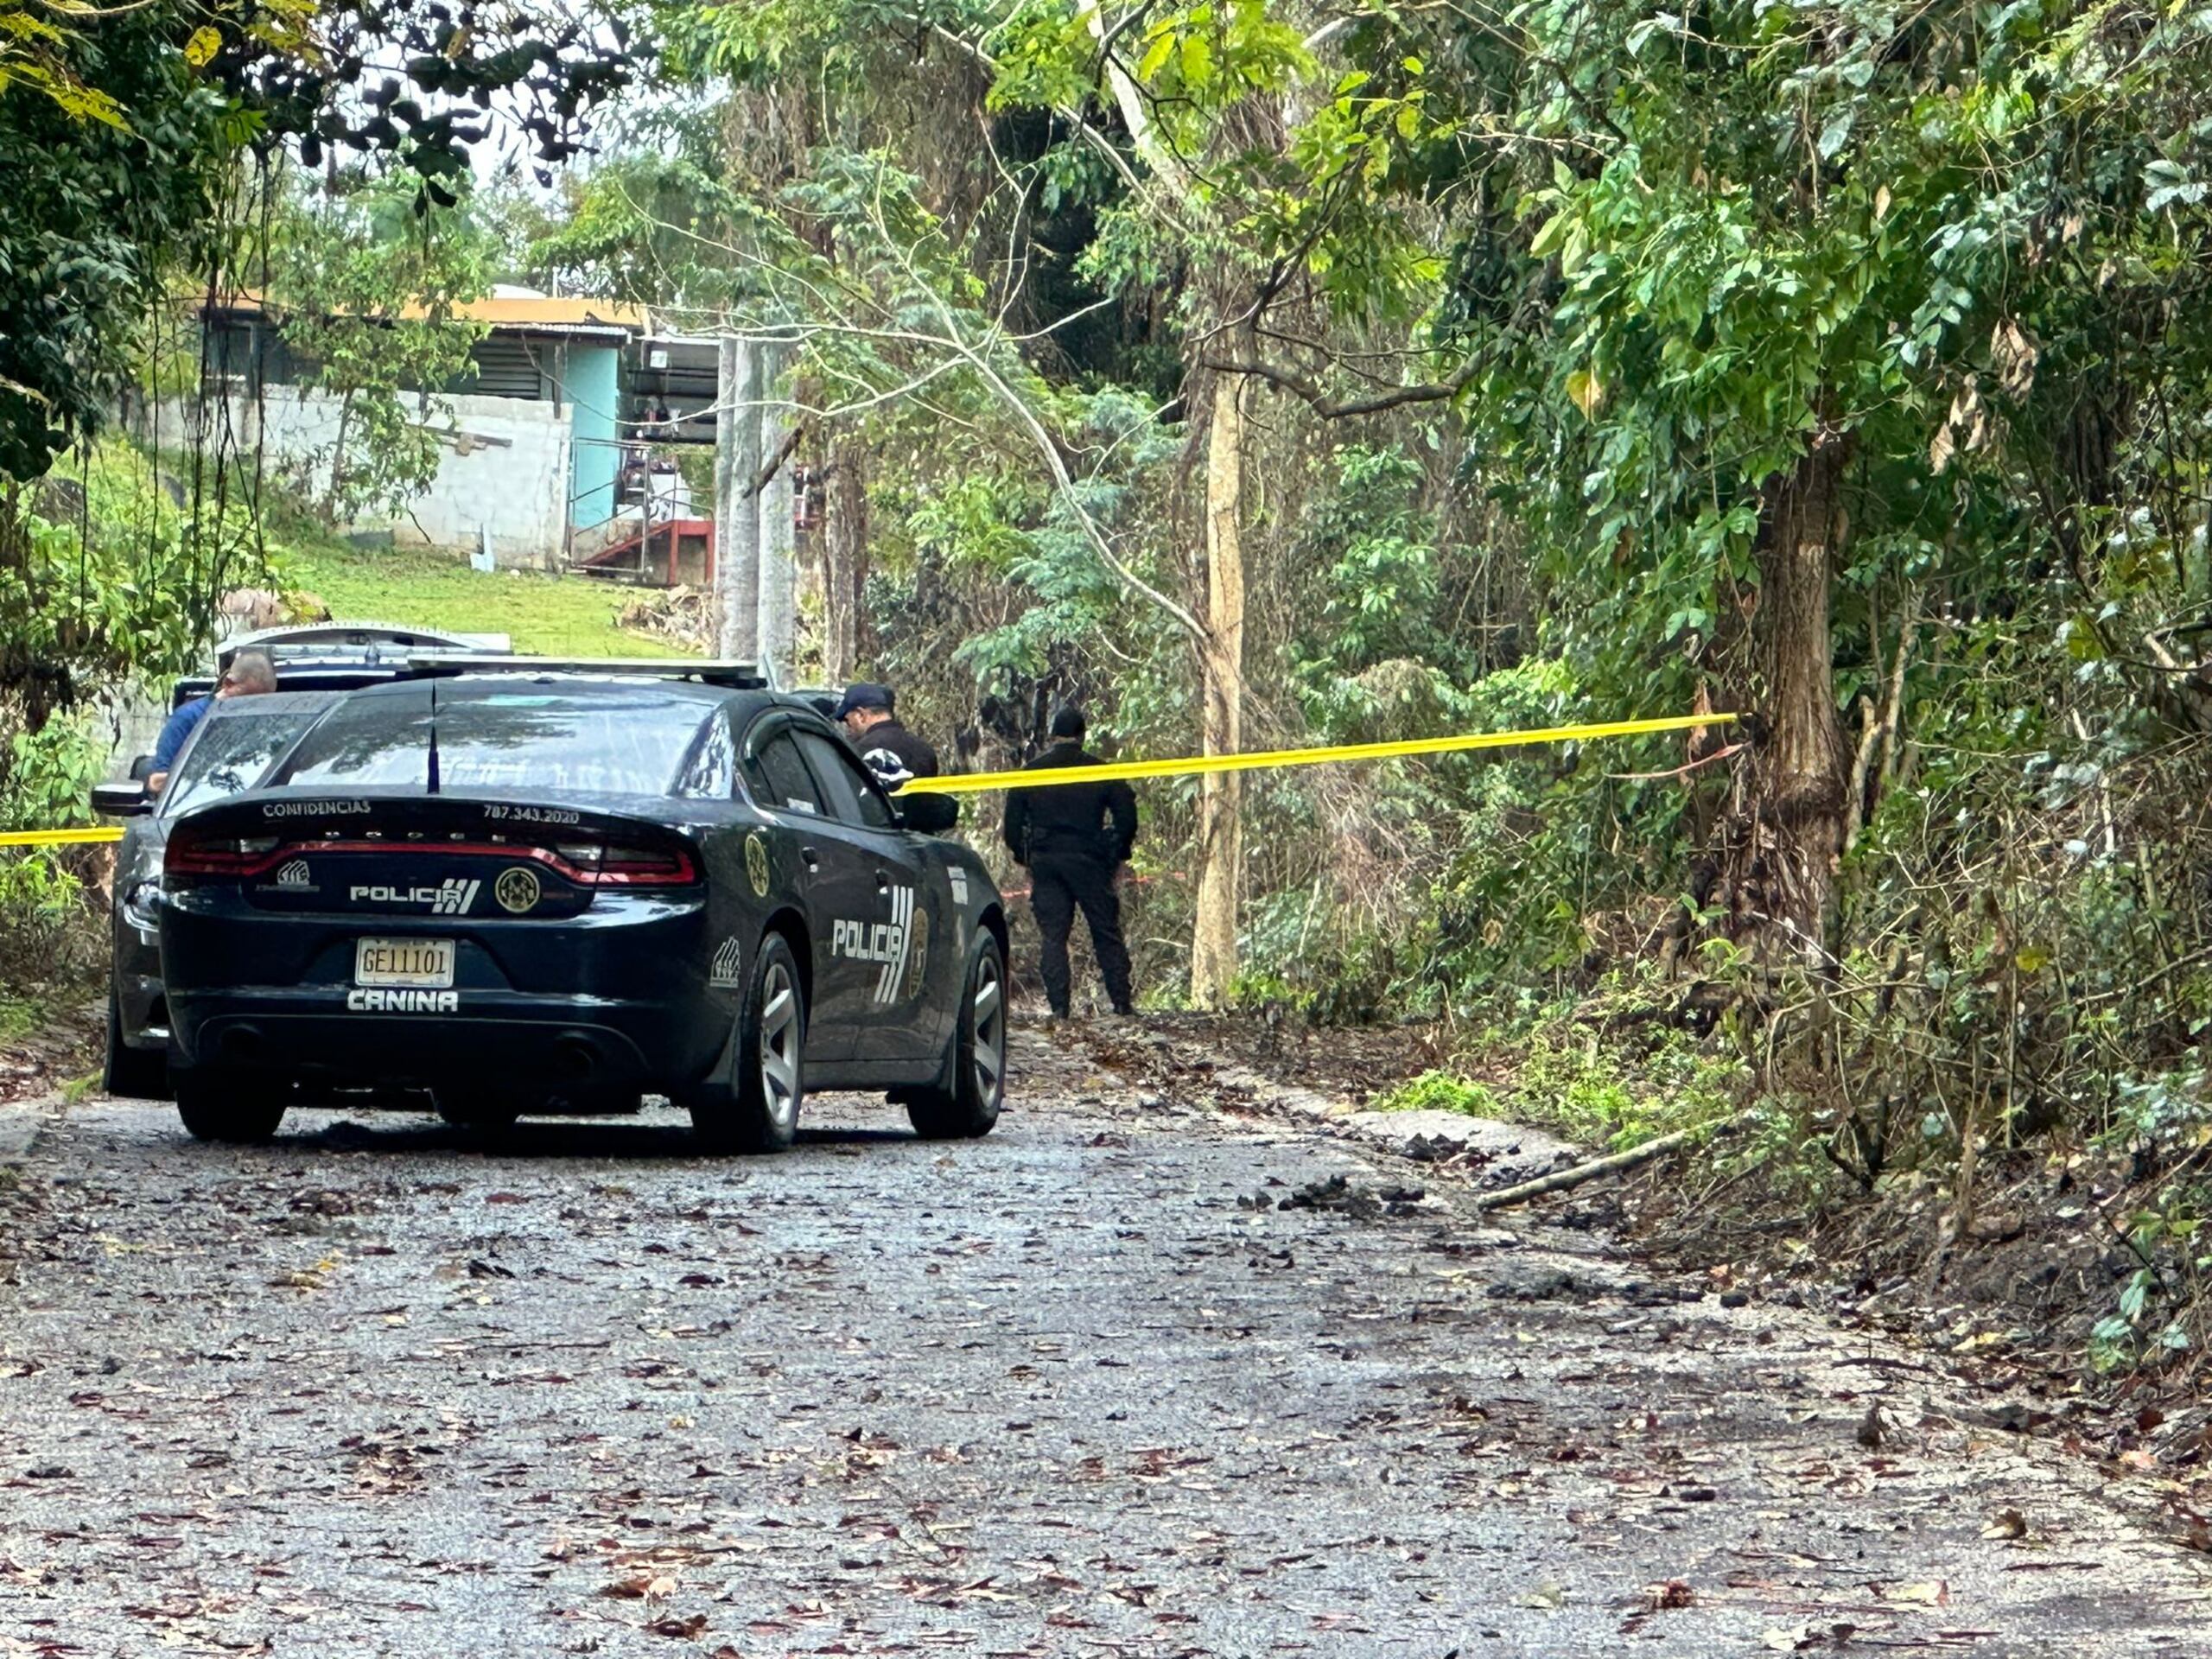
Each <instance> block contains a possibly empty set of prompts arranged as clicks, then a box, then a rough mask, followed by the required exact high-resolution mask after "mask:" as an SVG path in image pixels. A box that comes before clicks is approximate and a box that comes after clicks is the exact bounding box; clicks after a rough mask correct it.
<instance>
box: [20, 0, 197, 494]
mask: <svg viewBox="0 0 2212 1659" xmlns="http://www.w3.org/2000/svg"><path fill="white" fill-rule="evenodd" d="M183 10H184V9H183V8H181V7H178V6H171V5H168V4H161V5H156V6H153V7H149V8H130V9H125V10H121V11H118V12H117V13H116V14H115V15H113V16H102V17H100V19H99V22H98V23H97V25H95V26H94V27H95V28H96V29H97V37H96V38H95V35H93V34H92V32H89V31H88V30H86V29H79V28H78V27H76V26H75V25H74V23H73V20H72V18H71V15H70V13H69V11H68V10H66V9H61V8H54V9H48V8H43V7H41V8H37V9H33V8H31V7H29V6H27V5H20V4H17V3H15V0H0V176H4V177H5V178H6V180H7V181H8V195H9V211H8V212H7V213H6V214H5V215H0V480H5V479H10V478H12V479H31V478H35V477H37V476H38V475H39V474H41V473H43V472H44V471H45V470H46V468H47V466H48V462H49V461H50V460H51V459H52V457H53V456H54V454H56V453H58V452H59V451H60V449H61V448H63V447H64V446H65V445H66V444H67V442H68V441H69V439H70V436H71V435H73V434H74V433H77V432H79V431H83V430H86V429H91V428H92V427H94V426H96V425H97V424H98V423H99V422H100V421H101V420H102V419H103V418H104V417H105V415H106V414H107V412H108V410H110V409H111V407H112V404H113V402H114V399H115V397H116V394H117V392H118V391H119V390H120V388H121V387H122V386H123V385H124V382H125V379H126V378H127V375H128V371H129V364H130V352H131V349H132V347H133V346H134V345H135V344H136V343H137V341H138V340H140V339H141V338H142V337H143V333H144V331H145V327H146V324H147V322H148V321H149V314H150V313H151V311H152V308H153V307H154V305H155V303H156V299H157V296H158V294H159V291H160V289H161V286H162V279H163V277H165V275H166V274H167V272H168V269H169V268H170V265H171V264H172V262H175V261H181V260H184V259H188V258H191V257H195V256H196V255H198V254H200V253H201V252H204V251H206V249H207V232H208V231H209V230H210V228H211V226H210V220H211V213H210V207H211V204H212V203H213V200H215V199H216V198H217V197H219V195H220V194H221V193H222V191H223V190H224V188H225V187H226V183H227V176H228V175H227V169H228V166H229V163H230V160H231V157H232V155H233V153H234V151H235V148H236V144H237V143H238V137H239V136H240V135H239V130H238V128H237V127H236V126H235V125H234V124H232V123H231V122H229V121H228V120H227V119H226V105H225V101H224V99H223V98H222V97H221V96H220V94H219V93H218V92H215V91H214V90H213V89H212V88H211V87H209V86H207V83H206V80H205V79H204V78H203V76H202V75H201V74H200V72H199V70H198V69H197V68H196V67H194V65H193V64H191V63H190V62H188V60H187V55H186V46H187V41H188V37H189V35H190V33H191V30H190V29H188V28H185V27H183V25H182V12H183ZM11 82H12V83H14V84H12V85H10V83H11Z"/></svg>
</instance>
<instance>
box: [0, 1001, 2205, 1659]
mask: <svg viewBox="0 0 2212 1659" xmlns="http://www.w3.org/2000/svg"><path fill="white" fill-rule="evenodd" d="M1017 1059H1018V1061H1020V1062H1022V1063H1023V1065H1024V1071H1025V1072H1026V1078H1025V1082H1024V1085H1023V1087H1022V1088H1021V1090H1020V1093H1019V1096H1018V1097H1017V1104H1016V1109H1014V1110H1013V1111H1010V1113H1009V1115H1008V1116H1007V1119H1006V1121H1005V1122H1003V1123H1002V1124H1001V1128H1000V1130H999V1132H998V1133H997V1134H996V1135H994V1136H993V1137H991V1138H990V1139H989V1140H988V1141H982V1142H979V1143H976V1144H972V1145H959V1146H954V1147H943V1146H933V1145H925V1144H922V1143H919V1142H918V1141H914V1140H913V1139H912V1138H911V1137H910V1136H909V1135H907V1133H906V1128H905V1123H904V1118H903V1115H901V1114H899V1113H898V1112H896V1111H894V1110H893V1109H888V1108H886V1107H884V1106H882V1105H881V1104H880V1103H870V1102H866V1101H859V1100H851V1099H837V1100H831V1101H825V1102H817V1103H811V1104H810V1126H811V1127H810V1131H809V1132H808V1133H807V1135H806V1138H805V1139H804V1141H803V1143H802V1145H801V1146H800V1147H798V1149H797V1150H796V1151H795V1152H793V1153H792V1154H789V1155H787V1156H785V1157H781V1158H776V1159H768V1160H729V1161H722V1162H715V1161H709V1160H702V1159H699V1158H697V1157H695V1156H694V1155H693V1154H692V1153H691V1151H690V1147H689V1144H688V1141H687V1140H686V1137H685V1135H684V1131H683V1119H682V1118H680V1117H679V1116H677V1115H675V1114H672V1113H667V1112H660V1113H656V1114H649V1115H648V1116H646V1117H645V1118H642V1119H635V1120H607V1121H598V1122H588V1123H566V1124H563V1123H538V1124H531V1123H525V1124H524V1125H523V1126H521V1127H520V1128H518V1129H517V1130H516V1131H515V1132H514V1133H513V1134H512V1135H510V1136H507V1137H505V1138H501V1139H498V1140H493V1141H477V1140H473V1139H471V1138H470V1137H469V1136H468V1135H466V1134H464V1133H462V1132H459V1131H455V1130H452V1129H448V1128H445V1127H444V1126H442V1125H441V1124H437V1123H436V1122H434V1121H431V1120H424V1119H416V1118H407V1117H374V1116H359V1117H347V1116H341V1115H337V1114H328V1113H304V1114H299V1115H296V1116H295V1117H294V1118H293V1119H292V1120H290V1121H289V1122H287V1124H286V1127H285V1131H284V1134H283V1137H282V1138H281V1139H280V1140H279V1141H277V1143H276V1144H274V1145H273V1146H270V1147H263V1148H256V1149H249V1150H238V1149H225V1148H213V1147H200V1146H197V1145H195V1144H194V1143H192V1142H190V1141H188V1140H187V1139H186V1138H185V1137H184V1136H183V1135H182V1132H181V1130H180V1129H179V1128H177V1127H176V1124H175V1118H174V1116H173V1115H172V1114H171V1113H170V1112H169V1111H168V1109H166V1108H162V1107H154V1106H139V1105H135V1104H128V1103H115V1102H105V1101H100V1100H92V1101H89V1102H86V1103H82V1104H79V1106H77V1107H75V1108H73V1109H71V1110H69V1111H68V1112H67V1114H66V1115H64V1116H62V1117H61V1118H60V1121H59V1122H56V1123H54V1125H52V1126H51V1127H50V1128H49V1129H48V1132H47V1133H46V1135H44V1137H43V1138H42V1139H41V1141H40V1142H39V1144H38V1145H37V1146H36V1147H35V1149H34V1150H33V1151H32V1153H31V1154H29V1160H28V1162H27V1164H26V1166H25V1168H24V1170H23V1172H22V1180H21V1185H20V1186H19V1187H18V1188H17V1189H16V1191H15V1192H14V1193H13V1194H12V1196H11V1197H8V1198H4V1199H0V1654H13V1653H24V1654H41V1655H45V1654H78V1653H82V1654H93V1655H137V1654H151V1653H157V1652H158V1653H168V1652H185V1653H241V1652H244V1653H275V1654H308V1653H313V1654H317V1655H322V1654H349V1655H350V1654H391V1655H436V1656H449V1655H463V1654H481V1653H495V1652H496V1653H500V1654H548V1655H553V1654H590V1653H600V1654H609V1655H631V1654H667V1655H670V1656H681V1655H683V1654H684V1653H687V1652H690V1653H698V1654H705V1655H713V1654H728V1653H735V1654H739V1655H742V1656H747V1659H758V1656H778V1655H799V1654H805V1655H815V1654H825V1655H827V1654H836V1655H874V1654H926V1653H935V1652H957V1653H968V1654H976V1655H989V1656H1014V1655H1025V1656H1027V1655H1064V1654H1065V1655H1116V1654H1121V1655H1129V1656H1154V1655H1157V1656H1173V1655H1222V1656H1230V1655H1235V1656H1247V1655H1250V1656H1257V1655H1269V1654H1299V1653H1313V1654H1330V1655H1337V1654H1391V1655H1396V1654H1405V1655H1420V1656H1430V1659H1442V1656H1445V1655H1446V1654H1450V1653H1453V1652H1457V1653H1459V1654H1460V1655H1464V1656H1474V1655H1484V1654H1499V1655H1507V1654H1526V1655H1532V1656H1534V1655H1542V1656H1559V1655H1579V1654H1612V1653H1622V1652H1634V1653H1651V1654H1665V1655H1675V1654H1679V1655H1685V1656H1688V1655H1696V1656H1705V1655H1731V1654H1760V1653H1767V1652H1776V1651H1783V1652H1787V1651H1804V1652H1859V1651H1864V1652H1868V1653H1872V1652H1877V1651H1885V1650H1894V1649H1899V1648H1904V1649H1920V1650H1929V1651H1942V1652H1970V1653H1974V1654H1980V1655H2006V1656H2030V1655H2036V1656H2042V1655H2052V1654H2064V1655H2066V1656H2069V1659H2087V1656H2094V1655H2105V1654H2110V1655H2115V1656H2117V1655H2122V1654H2126V1655H2131V1656H2132V1655H2139V1654H2153V1653H2162V1652H2170V1653H2175V1654H2181V1653H2191V1654H2195V1653H2202V1652H2204V1651H2207V1646H2206V1643H2205V1641H2204V1639H2203V1638H2202V1635H2201V1632H2202V1630H2203V1629H2205V1628H2207V1625H2208V1624H2212V1600H2208V1599H2206V1598H2207V1595H2208V1587H2207V1583H2206V1580H2205V1577H2204V1574H2203V1573H2202V1571H2201V1570H2200V1569H2201V1565H2202V1561H2201V1558H2193V1557H2190V1556H2187V1555H2186V1554H2183V1553H2182V1552H2180V1551H2177V1550H2175V1549H2173V1548H2171V1547H2170V1546H2168V1545H2166V1544H2165V1543H2164V1542H2162V1541H2158V1539H2157V1538H2156V1537H2155V1535H2153V1534H2152V1532H2151V1531H2150V1530H2148V1529H2139V1528H2138V1527H2137V1526H2136V1525H2135V1524H2134V1523H2133V1522H2131V1521H2130V1520H2129V1519H2127V1518H2126V1514H2125V1513H2124V1512H2123V1510H2121V1509H2120V1507H2118V1506H2116V1505H2113V1504H2111V1503H2106V1502H2104V1501H2102V1499H2101V1497H2100V1495H2099V1494H2097V1493H2096V1492H2095V1491H2094V1490H2093V1489H2094V1487H2095V1485H2096V1483H2097V1477H2096V1475H2095V1472H2094V1470H2092V1469H2091V1468H2090V1467H2089V1466H2088V1465H2086V1464H2085V1463H2083V1462H2082V1460H2080V1459H2066V1458H2063V1457H2061V1456H2060V1455H2058V1453H2057V1452H2056V1450H2055V1448H2053V1447H2052V1446H2050V1445H2048V1444H2047V1443H2037V1442H2036V1441H2034V1440H2032V1439H2030V1438H2024V1437H2021V1436H2018V1435H2008V1434H2005V1433H2002V1432H2000V1431H1998V1430H1994V1429H1991V1428H1988V1427H1977V1426H1975V1425H1974V1423H1973V1422H1972V1421H1971V1420H1970V1419H1969V1418H1968V1417H1967V1414H1966V1413H1967V1408H1966V1407H1965V1406H1964V1405H1962V1404H1961V1402H1957V1401H1955V1399H1953V1398H1951V1397H1950V1396H1949V1395H1947V1394H1946V1393H1945V1389H1944V1383H1943V1380H1942V1377H1941V1376H1939V1375H1937V1374H1936V1372H1934V1371H1933V1370H1930V1369H1929V1367H1928V1366H1927V1365H1926V1364H1925V1363H1923V1361H1922V1360H1921V1359H1919V1358H1918V1357H1914V1356H1911V1355H1909V1354H1905V1355H1900V1354H1897V1353H1894V1352H1891V1351H1886V1350H1883V1349H1879V1348H1874V1347H1870V1346H1868V1345H1867V1340H1866V1338H1864V1337H1847V1336H1846V1335H1844V1334H1843V1333H1841V1332H1838V1331H1836V1330H1834V1328H1832V1327H1830V1326H1829V1325H1825V1324H1823V1323H1822V1322H1821V1321H1820V1320H1819V1319H1817V1318H1815V1316H1813V1315H1812V1314H1810V1313H1797V1312H1791V1311H1787V1310H1781V1309H1771V1308H1764V1307H1761V1306H1756V1305H1754V1306H1747V1307H1740V1308H1730V1307H1723V1306H1719V1300H1718V1299H1717V1298H1715V1297H1713V1296H1711V1295H1702V1296H1700V1295H1699V1294H1698V1291H1697V1288H1696V1287H1690V1288H1684V1287H1681V1286H1678V1285H1676V1284H1675V1283H1673V1282H1671V1281H1664V1280H1656V1279H1654V1278H1653V1277H1652V1276H1651V1275H1650V1274H1649V1273H1648V1271H1647V1270H1644V1269H1641V1268H1638V1267H1637V1265H1636V1264H1635V1263H1634V1262H1631V1261H1625V1260H1619V1259H1613V1258H1611V1257H1610V1256H1608V1255H1606V1253H1605V1249H1604V1246H1603V1244H1602V1242H1601V1241H1597V1240H1593V1239H1592V1238H1590V1237H1588V1236H1577V1235H1571V1234H1561V1233H1554V1232H1550V1231H1548V1230H1542V1229H1540V1228H1537V1227H1536V1226H1535V1224H1533V1223H1526V1222H1524V1223H1517V1224H1516V1226H1518V1227H1521V1228H1523V1229H1525V1230H1522V1231H1519V1232H1505V1231H1502V1230H1499V1229H1497V1227H1496V1226H1495V1225H1492V1224H1484V1223H1481V1222H1478V1220H1476V1219H1475V1218H1473V1217H1471V1215H1468V1214H1466V1213H1464V1212H1463V1211H1460V1210H1459V1209H1458V1208H1456V1207H1455V1206H1454V1205H1453V1203H1452V1199H1451V1197H1450V1195H1449V1194H1446V1193H1441V1192H1433V1193H1432V1196H1431V1197H1430V1198H1429V1199H1428V1200H1427V1202H1425V1203H1422V1204H1421V1205H1418V1206H1416V1207H1415V1208H1414V1210H1413V1211H1412V1213H1409V1214H1405V1215H1402V1216H1397V1217H1388V1216H1386V1217H1380V1218H1374V1219H1366V1220H1362V1219H1355V1218H1352V1217H1347V1216H1344V1215H1342V1214H1338V1213H1330V1212H1326V1211H1313V1210H1290V1211H1284V1210H1280V1209H1274V1208H1266V1209H1262V1208H1257V1207H1252V1205H1251V1204H1250V1198H1249V1195H1251V1194H1252V1193H1253V1192H1255V1188H1258V1187H1260V1186H1261V1185H1262V1183H1263V1182H1265V1181H1268V1180H1269V1179H1273V1180H1274V1181H1276V1182H1279V1183H1281V1185H1278V1186H1275V1187H1272V1188H1269V1189H1268V1191H1269V1192H1270V1194H1271V1195H1278V1194H1281V1193H1283V1192H1289V1191H1291V1190H1294V1188H1295V1187H1296V1186H1297V1185H1299V1184H1300V1183H1305V1182H1310V1181H1313V1180H1316V1179H1323V1178H1325V1177H1327V1176H1330V1175H1332V1174H1343V1175H1345V1176H1346V1177H1347V1178H1348V1179H1350V1180H1351V1181H1352V1182H1353V1183H1355V1184H1360V1183H1366V1184H1370V1185H1374V1186H1376V1187H1386V1186H1389V1185H1392V1184H1394V1183H1396V1182H1400V1181H1402V1180H1403V1179H1406V1178H1407V1177H1408V1171H1407V1170H1406V1169H1403V1168H1395V1167H1388V1166H1385V1167H1382V1168H1377V1167H1376V1166H1375V1165H1374V1164H1373V1163H1372V1162H1370V1161H1363V1159H1362V1157H1361V1156H1360V1155H1359V1154H1357V1153H1356V1152H1355V1151H1353V1150H1351V1149H1350V1148H1348V1147H1346V1146H1345V1145H1344V1143H1342V1142H1340V1141H1333V1140H1331V1139H1329V1138H1327V1137H1325V1136H1324V1135H1320V1134H1319V1133H1318V1132H1317V1131H1315V1130H1314V1129H1313V1128H1311V1127H1307V1126H1303V1125H1297V1124H1293V1123H1290V1122H1271V1121H1254V1120H1250V1119H1241V1120H1235V1121H1232V1120H1230V1119H1225V1118H1223V1117H1221V1116H1217V1115H1215V1114H1213V1113H1211V1112H1209V1111H1207V1110H1205V1109H1202V1108H1203V1103H1200V1102H1194V1101H1180V1100H1173V1099H1170V1100H1167V1101H1164V1102H1162V1101H1159V1100H1157V1099H1150V1100H1148V1101H1147V1103H1145V1104H1140V1103H1139V1100H1140V1096H1139V1094H1138V1093H1137V1090H1136V1089H1135V1086H1134V1085H1133V1084H1128V1083H1125V1082H1123V1081H1122V1080H1120V1079H1117V1078H1116V1077H1113V1076H1111V1075H1109V1074H1106V1073H1103V1072H1101V1071H1097V1070H1096V1068H1095V1067H1094V1066H1093V1065H1091V1063H1090V1061H1088V1060H1087V1059H1085V1058H1082V1057H1080V1056H1076V1055H1071V1054H1058V1053H1055V1052H1052V1051H1050V1050H1048V1049H1046V1047H1045V1046H1043V1043H1042V1042H1041V1040H1040V1039H1036V1038H1033V1037H1024V1038H1022V1039H1020V1040H1019V1046H1018V1049H1017ZM1240 1199H1243V1200H1245V1202H1244V1203H1243V1204H1240V1202H1239V1201H1240ZM1693 1297H1694V1298H1696V1299H1695V1300H1686V1299H1688V1298H1693ZM1876 1400H1880V1401H1881V1402H1883V1404H1884V1408H1885V1413H1886V1414H1887V1418H1886V1421H1887V1423H1888V1426H1889V1427H1888V1429H1887V1433H1886V1435H1885V1438H1884V1440H1883V1443H1882V1444H1881V1445H1880V1446H1878V1447H1874V1448H1869V1447H1867V1446H1862V1445H1861V1444H1859V1441H1858V1440H1857V1439H1856V1438H1855V1431H1856V1430H1857V1428H1858V1427H1859V1424H1860V1423H1861V1421H1862V1420H1863V1418H1864V1416H1865V1414H1866V1408H1867V1407H1868V1405H1869V1403H1870V1402H1874V1401H1876ZM2008 1510H2016V1511H2018V1519H2019V1522H2020V1525H2021V1527H2022V1528H2024V1536H2020V1537H2006V1536H2004V1534H2005V1532H2007V1531H2008V1530H2010V1529H2011V1522H2010V1521H2009V1520H2008V1519H2007V1518H2006V1515H2005V1512H2006V1511H2008ZM1985 1533H1994V1534H1996V1536H1986V1535H1985Z"/></svg>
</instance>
